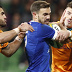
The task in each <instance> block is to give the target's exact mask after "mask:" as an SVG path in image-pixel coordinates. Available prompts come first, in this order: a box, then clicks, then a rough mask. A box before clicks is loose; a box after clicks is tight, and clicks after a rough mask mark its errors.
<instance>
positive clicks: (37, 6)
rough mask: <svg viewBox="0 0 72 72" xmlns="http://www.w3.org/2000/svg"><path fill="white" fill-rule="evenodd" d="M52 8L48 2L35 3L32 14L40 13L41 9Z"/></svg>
mask: <svg viewBox="0 0 72 72" xmlns="http://www.w3.org/2000/svg"><path fill="white" fill-rule="evenodd" d="M49 7H50V3H47V2H46V1H35V2H34V3H33V4H32V5H31V7H30V10H31V13H32V12H38V11H39V10H40V9H41V8H49Z"/></svg>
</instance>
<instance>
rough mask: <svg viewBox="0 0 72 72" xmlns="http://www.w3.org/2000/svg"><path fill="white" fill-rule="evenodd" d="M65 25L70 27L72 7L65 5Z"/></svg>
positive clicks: (71, 25)
mask: <svg viewBox="0 0 72 72" xmlns="http://www.w3.org/2000/svg"><path fill="white" fill-rule="evenodd" d="M65 17H66V19H65V26H66V27H67V28H72V8H70V7H67V8H66V13H65Z"/></svg>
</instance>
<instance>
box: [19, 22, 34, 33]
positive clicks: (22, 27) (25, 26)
mask: <svg viewBox="0 0 72 72" xmlns="http://www.w3.org/2000/svg"><path fill="white" fill-rule="evenodd" d="M18 28H19V29H20V31H21V32H26V31H28V30H29V31H31V32H33V31H34V29H33V27H32V26H31V25H29V24H28V23H27V22H24V23H21V25H19V26H18Z"/></svg>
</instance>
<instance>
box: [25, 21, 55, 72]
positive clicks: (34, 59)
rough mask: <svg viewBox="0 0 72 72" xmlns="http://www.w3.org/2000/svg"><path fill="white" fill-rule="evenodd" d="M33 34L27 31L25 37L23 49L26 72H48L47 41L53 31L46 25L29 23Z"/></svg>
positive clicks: (51, 36)
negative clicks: (26, 65) (26, 64)
mask: <svg viewBox="0 0 72 72" xmlns="http://www.w3.org/2000/svg"><path fill="white" fill-rule="evenodd" d="M30 24H31V26H32V27H33V28H34V30H35V31H34V32H30V31H28V32H27V34H26V37H25V48H26V54H27V58H28V62H29V67H28V68H27V70H26V72H50V65H49V60H50V49H49V41H50V39H52V38H53V36H54V34H55V31H54V30H53V29H52V28H51V27H49V26H48V25H45V24H41V23H38V22H30Z"/></svg>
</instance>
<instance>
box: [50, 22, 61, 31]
mask: <svg viewBox="0 0 72 72" xmlns="http://www.w3.org/2000/svg"><path fill="white" fill-rule="evenodd" d="M49 26H50V27H51V28H53V29H54V30H57V31H59V30H61V28H60V27H59V26H58V22H50V23H49Z"/></svg>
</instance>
